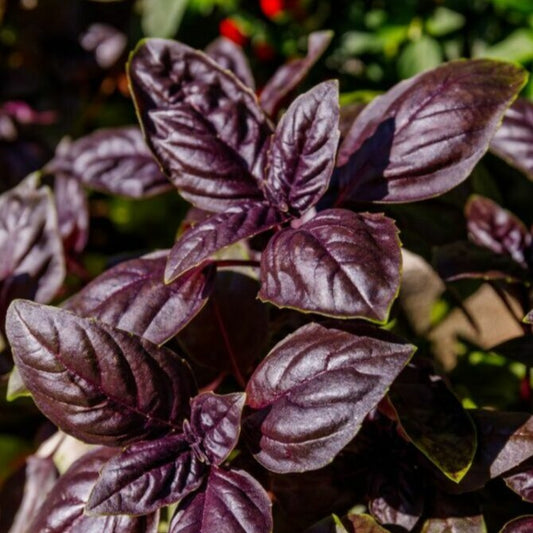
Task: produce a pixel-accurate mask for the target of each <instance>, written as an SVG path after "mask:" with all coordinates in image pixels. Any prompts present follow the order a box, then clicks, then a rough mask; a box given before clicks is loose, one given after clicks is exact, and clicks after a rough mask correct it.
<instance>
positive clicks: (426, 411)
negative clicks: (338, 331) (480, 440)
mask: <svg viewBox="0 0 533 533" xmlns="http://www.w3.org/2000/svg"><path fill="white" fill-rule="evenodd" d="M389 397H390V399H391V402H392V405H393V407H394V410H395V411H396V414H397V415H398V419H399V421H400V424H401V426H402V428H403V430H404V431H405V433H406V435H407V436H408V437H409V439H410V441H411V442H412V444H414V445H415V446H416V447H417V448H418V449H419V450H420V451H421V452H422V453H423V454H424V455H425V456H426V457H427V458H428V459H429V460H430V461H431V462H432V463H433V464H434V465H435V466H437V468H439V469H440V470H441V472H442V473H443V474H444V475H445V476H447V477H448V478H450V479H451V480H453V481H456V482H459V481H460V480H461V479H462V478H463V477H464V475H465V474H466V472H467V471H468V469H469V468H470V466H471V464H472V461H473V459H474V454H475V452H476V428H475V426H474V423H473V422H472V420H471V418H470V417H469V416H468V414H467V412H466V411H465V409H464V408H463V407H462V405H461V402H460V401H459V400H458V399H457V398H456V397H455V396H454V394H453V393H452V391H451V390H450V389H449V388H448V387H447V385H446V383H445V382H444V380H443V378H442V377H441V376H439V375H437V374H435V372H434V371H433V370H432V369H431V368H429V367H426V365H422V364H420V363H419V364H418V365H415V364H409V365H408V366H407V367H406V368H405V369H404V370H403V372H402V373H401V374H400V375H399V376H398V378H397V379H396V380H395V382H394V383H393V384H392V386H391V390H390V393H389Z"/></svg>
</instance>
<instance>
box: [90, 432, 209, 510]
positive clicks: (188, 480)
mask: <svg viewBox="0 0 533 533" xmlns="http://www.w3.org/2000/svg"><path fill="white" fill-rule="evenodd" d="M206 473H207V467H206V466H205V464H203V463H202V462H200V460H199V459H198V457H197V456H196V454H195V453H194V452H193V451H192V450H191V447H190V445H189V442H188V440H187V439H186V438H185V436H183V435H181V434H180V435H167V436H166V437H163V438H161V439H157V440H151V441H143V442H136V443H134V444H132V445H131V446H129V447H128V448H126V449H125V450H124V451H123V452H122V453H120V454H119V455H116V456H115V457H113V458H112V459H111V460H110V461H109V462H108V463H106V465H105V466H104V467H103V469H102V470H101V471H100V476H99V477H98V480H97V482H96V484H95V486H94V488H93V490H92V492H91V495H90V497H89V499H88V503H87V508H86V509H87V512H89V513H90V514H129V515H143V514H148V513H151V512H153V511H156V510H157V509H159V508H160V507H163V506H165V505H170V504H172V503H175V502H177V501H179V500H180V499H181V498H183V497H184V496H186V495H187V494H190V493H191V492H193V491H195V490H196V489H197V488H198V487H199V486H200V485H201V483H202V481H203V479H204V477H205V475H206Z"/></svg>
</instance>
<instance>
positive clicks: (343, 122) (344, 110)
mask: <svg viewBox="0 0 533 533" xmlns="http://www.w3.org/2000/svg"><path fill="white" fill-rule="evenodd" d="M364 108H365V104H362V103H359V102H354V103H352V104H347V105H343V106H341V107H340V109H339V129H340V132H341V139H344V137H346V135H348V132H349V131H350V128H351V127H352V124H353V122H354V121H355V119H356V118H357V117H358V116H359V115H360V114H361V111H362V110H363V109H364Z"/></svg>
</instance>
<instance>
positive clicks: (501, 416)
mask: <svg viewBox="0 0 533 533" xmlns="http://www.w3.org/2000/svg"><path fill="white" fill-rule="evenodd" d="M470 413H471V416H472V418H473V420H474V422H475V424H476V427H477V436H478V446H477V451H476V456H475V457H474V462H473V463H472V466H471V468H470V470H469V471H468V472H467V474H466V476H465V477H464V478H463V480H462V481H461V482H460V483H459V484H458V485H457V486H456V487H453V488H452V490H453V489H455V488H457V489H458V492H470V491H473V490H477V489H479V488H481V487H483V486H484V485H485V484H486V483H487V482H488V481H489V480H490V479H494V478H496V477H498V476H500V475H502V474H504V473H506V472H508V471H509V470H511V469H513V468H515V467H516V466H518V465H519V464H520V463H522V462H524V461H525V460H527V459H529V458H531V457H533V417H531V416H530V415H528V414H527V413H518V412H517V413H513V412H499V411H486V410H481V409H477V410H473V411H470Z"/></svg>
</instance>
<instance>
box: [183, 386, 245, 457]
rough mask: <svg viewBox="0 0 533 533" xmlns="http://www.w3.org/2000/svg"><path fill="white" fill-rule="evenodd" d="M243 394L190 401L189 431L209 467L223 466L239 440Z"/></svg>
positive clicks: (203, 395) (199, 398) (200, 397)
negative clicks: (210, 465)
mask: <svg viewBox="0 0 533 533" xmlns="http://www.w3.org/2000/svg"><path fill="white" fill-rule="evenodd" d="M244 400H245V397H244V393H241V392H235V393H233V394H226V395H224V396H220V395H218V394H214V393H212V392H208V393H204V394H200V395H198V396H196V397H195V398H193V400H191V415H190V430H191V437H194V438H195V440H196V444H197V445H198V446H199V447H200V451H199V453H201V454H202V455H205V457H206V458H207V461H208V462H209V464H212V465H220V464H222V463H223V462H224V461H225V460H226V458H227V457H228V455H229V454H230V453H231V451H232V450H233V448H235V446H236V445H237V441H238V440H239V433H240V429H241V414H242V408H243V407H244Z"/></svg>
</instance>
